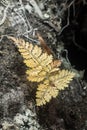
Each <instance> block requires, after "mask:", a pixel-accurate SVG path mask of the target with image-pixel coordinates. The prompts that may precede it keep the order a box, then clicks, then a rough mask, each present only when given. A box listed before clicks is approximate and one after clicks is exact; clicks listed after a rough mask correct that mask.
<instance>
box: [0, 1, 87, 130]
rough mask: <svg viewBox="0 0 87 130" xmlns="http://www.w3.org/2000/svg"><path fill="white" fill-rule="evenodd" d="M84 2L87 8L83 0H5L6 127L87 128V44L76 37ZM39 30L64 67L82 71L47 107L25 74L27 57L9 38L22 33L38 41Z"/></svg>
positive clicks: (0, 79) (0, 41) (1, 97)
mask: <svg viewBox="0 0 87 130" xmlns="http://www.w3.org/2000/svg"><path fill="white" fill-rule="evenodd" d="M83 6H84V7H86V9H87V6H86V3H85V1H84V2H83V1H79V0H78V1H77V2H76V1H71V2H69V1H60V0H59V1H57V0H48V1H47V0H44V1H43V0H30V1H29V0H23V1H22V0H1V1H0V130H87V74H86V71H87V69H86V67H87V66H86V63H85V61H84V60H83V58H82V59H81V58H80V57H81V56H84V58H87V49H86V47H85V43H84V45H83V46H82V44H80V43H76V41H75V36H76V34H75V33H76V32H75V31H76V30H75V29H77V32H78V30H79V29H78V26H77V24H79V23H77V22H78V17H79V15H80V14H78V12H79V11H80V9H82V7H83ZM75 7H77V9H76V11H77V12H74V11H75V10H74V8H75ZM74 13H75V14H74ZM73 15H74V18H73ZM77 15H78V16H77ZM86 16H87V15H86ZM75 18H76V19H75ZM37 33H39V34H40V36H41V37H42V38H43V39H44V41H45V43H46V44H47V46H48V47H49V48H50V49H51V50H52V52H53V55H54V57H55V58H56V59H59V60H61V62H62V65H61V66H62V68H65V69H69V70H71V71H74V72H75V73H76V77H75V78H74V79H73V80H72V82H71V83H70V84H69V87H67V88H65V89H64V90H61V91H60V93H59V95H58V97H57V98H53V99H52V100H51V101H50V102H49V103H47V104H46V105H44V106H41V107H37V106H36V105H35V89H32V86H33V87H34V86H35V85H36V84H34V83H31V82H29V81H27V79H26V78H25V77H26V75H25V71H26V66H25V64H24V63H23V58H22V56H21V55H20V53H19V51H18V48H17V47H16V46H15V45H14V43H13V42H11V40H9V39H8V38H7V36H14V37H22V38H24V39H26V40H27V41H29V42H31V43H33V44H34V45H35V44H38V43H39V40H38V37H37ZM77 37H78V36H77ZM77 41H78V39H77ZM77 53H78V54H79V57H78V54H77ZM75 58H76V59H75ZM77 61H78V63H77ZM81 62H82V64H80V63H81ZM79 64H80V65H79Z"/></svg>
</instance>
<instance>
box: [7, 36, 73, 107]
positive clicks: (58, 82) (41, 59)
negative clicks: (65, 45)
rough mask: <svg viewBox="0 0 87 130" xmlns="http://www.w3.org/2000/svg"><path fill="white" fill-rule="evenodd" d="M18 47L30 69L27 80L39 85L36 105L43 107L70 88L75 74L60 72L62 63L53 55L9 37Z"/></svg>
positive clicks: (27, 72)
mask: <svg viewBox="0 0 87 130" xmlns="http://www.w3.org/2000/svg"><path fill="white" fill-rule="evenodd" d="M8 38H9V39H11V40H13V41H14V42H15V44H16V45H17V46H18V49H19V52H20V53H21V55H22V56H23V58H24V63H25V64H26V66H27V67H28V69H27V71H26V74H27V79H28V80H29V81H31V82H38V83H39V82H41V83H39V84H38V88H37V92H36V104H37V106H41V105H44V104H46V103H47V102H49V101H50V100H51V99H52V98H54V97H56V96H57V95H58V93H59V91H60V90H63V89H64V88H65V87H68V84H69V83H70V81H71V80H72V79H73V77H74V76H75V73H73V72H71V71H68V70H60V68H59V66H60V65H61V61H59V60H54V59H53V56H52V54H50V55H48V54H47V53H46V52H43V51H42V49H41V48H40V47H39V46H37V45H33V44H31V43H28V42H25V41H24V40H23V39H16V38H14V37H8Z"/></svg>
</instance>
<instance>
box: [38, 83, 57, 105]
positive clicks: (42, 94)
mask: <svg viewBox="0 0 87 130" xmlns="http://www.w3.org/2000/svg"><path fill="white" fill-rule="evenodd" d="M57 95H58V89H56V88H55V87H53V86H51V85H50V83H49V84H45V83H43V84H40V85H39V86H38V88H37V92H36V104H37V106H41V105H45V104H46V103H47V102H49V101H50V100H51V98H52V97H56V96H57Z"/></svg>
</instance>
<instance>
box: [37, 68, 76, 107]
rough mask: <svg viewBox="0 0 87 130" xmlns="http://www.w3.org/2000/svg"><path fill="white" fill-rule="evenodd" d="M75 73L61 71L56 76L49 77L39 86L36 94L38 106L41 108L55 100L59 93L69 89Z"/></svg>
mask: <svg viewBox="0 0 87 130" xmlns="http://www.w3.org/2000/svg"><path fill="white" fill-rule="evenodd" d="M74 76H75V73H73V72H70V71H68V70H60V71H58V73H57V74H55V75H49V78H48V79H46V80H45V81H44V82H43V83H41V84H39V85H38V88H37V92H36V102H37V106H41V105H44V104H46V103H47V102H49V101H50V100H51V99H52V98H55V97H56V96H57V95H58V93H59V91H60V90H62V89H64V88H65V87H68V84H69V83H70V81H71V80H72V78H73V77H74Z"/></svg>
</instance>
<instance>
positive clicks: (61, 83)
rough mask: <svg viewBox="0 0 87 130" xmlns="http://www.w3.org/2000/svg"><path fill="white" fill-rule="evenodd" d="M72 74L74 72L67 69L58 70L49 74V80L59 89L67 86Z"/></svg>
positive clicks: (73, 74)
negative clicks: (53, 73)
mask: <svg viewBox="0 0 87 130" xmlns="http://www.w3.org/2000/svg"><path fill="white" fill-rule="evenodd" d="M74 76H75V73H74V72H71V71H68V70H59V71H58V73H56V74H55V75H50V77H49V80H50V81H52V82H53V83H54V85H55V86H56V87H57V88H58V89H59V90H61V89H64V88H65V87H68V84H69V83H70V81H71V80H72V79H73V77H74Z"/></svg>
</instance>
